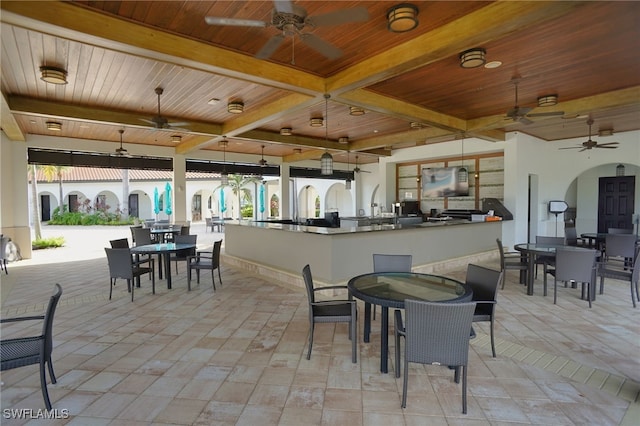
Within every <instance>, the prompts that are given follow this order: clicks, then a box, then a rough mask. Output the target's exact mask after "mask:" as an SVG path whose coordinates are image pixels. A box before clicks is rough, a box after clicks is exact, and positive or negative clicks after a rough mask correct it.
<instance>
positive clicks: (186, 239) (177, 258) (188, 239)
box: [171, 234, 198, 274]
mask: <svg viewBox="0 0 640 426" xmlns="http://www.w3.org/2000/svg"><path fill="white" fill-rule="evenodd" d="M197 241H198V235H197V234H193V235H182V234H179V235H176V236H174V237H173V242H174V243H175V244H196V243H197ZM195 254H196V249H195V248H193V249H189V250H180V251H178V252H176V253H175V254H172V255H171V260H173V261H174V262H175V263H176V274H177V273H178V262H185V263H186V262H187V258H188V257H189V256H193V255H195Z"/></svg>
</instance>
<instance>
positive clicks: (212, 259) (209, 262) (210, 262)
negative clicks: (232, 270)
mask: <svg viewBox="0 0 640 426" xmlns="http://www.w3.org/2000/svg"><path fill="white" fill-rule="evenodd" d="M221 250H222V240H218V241H215V242H214V243H213V248H212V249H211V251H210V252H208V251H200V252H197V253H196V254H194V255H190V256H187V289H188V291H191V271H192V270H195V271H196V280H197V283H198V284H200V271H202V270H210V271H211V282H212V283H213V290H214V291H215V289H216V279H215V276H214V274H213V272H214V271H215V270H216V269H217V270H218V278H219V280H220V285H222V275H221V273H220V251H221Z"/></svg>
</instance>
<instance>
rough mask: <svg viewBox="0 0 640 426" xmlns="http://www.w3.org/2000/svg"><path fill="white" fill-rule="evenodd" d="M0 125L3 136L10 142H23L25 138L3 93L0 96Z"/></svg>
mask: <svg viewBox="0 0 640 426" xmlns="http://www.w3.org/2000/svg"><path fill="white" fill-rule="evenodd" d="M0 125H1V126H2V131H3V132H4V134H5V135H7V137H8V138H9V140H12V141H20V142H25V141H26V140H27V138H26V136H25V135H24V133H23V132H22V129H20V126H19V125H18V122H17V120H16V118H15V117H14V116H13V114H12V113H11V108H10V107H9V102H8V101H7V98H5V96H4V93H2V94H0Z"/></svg>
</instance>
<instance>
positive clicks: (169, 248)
mask: <svg viewBox="0 0 640 426" xmlns="http://www.w3.org/2000/svg"><path fill="white" fill-rule="evenodd" d="M196 248H197V245H196V244H176V243H162V244H145V245H142V246H135V247H132V248H131V253H132V254H157V255H158V277H159V278H160V279H162V260H163V258H164V269H165V276H166V277H167V289H169V290H170V289H171V253H177V252H181V251H188V250H191V251H194V252H195V250H196Z"/></svg>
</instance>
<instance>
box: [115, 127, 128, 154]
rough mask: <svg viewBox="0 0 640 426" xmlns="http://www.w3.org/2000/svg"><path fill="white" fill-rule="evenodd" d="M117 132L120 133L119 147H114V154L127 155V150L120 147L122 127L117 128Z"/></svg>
mask: <svg viewBox="0 0 640 426" xmlns="http://www.w3.org/2000/svg"><path fill="white" fill-rule="evenodd" d="M118 133H120V148H116V155H127V150H126V149H124V148H123V147H122V134H123V133H124V129H118Z"/></svg>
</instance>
